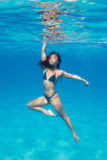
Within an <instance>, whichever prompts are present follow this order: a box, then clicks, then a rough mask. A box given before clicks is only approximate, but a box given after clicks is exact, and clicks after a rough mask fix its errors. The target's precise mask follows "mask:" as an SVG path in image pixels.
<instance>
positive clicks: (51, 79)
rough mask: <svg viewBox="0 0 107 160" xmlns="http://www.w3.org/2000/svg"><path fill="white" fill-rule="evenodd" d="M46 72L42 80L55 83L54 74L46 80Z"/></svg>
mask: <svg viewBox="0 0 107 160" xmlns="http://www.w3.org/2000/svg"><path fill="white" fill-rule="evenodd" d="M46 73H47V71H46V72H45V73H44V74H43V80H48V81H50V82H53V83H55V82H56V76H55V75H56V73H55V74H54V75H52V76H51V77H50V78H49V79H47V75H46Z"/></svg>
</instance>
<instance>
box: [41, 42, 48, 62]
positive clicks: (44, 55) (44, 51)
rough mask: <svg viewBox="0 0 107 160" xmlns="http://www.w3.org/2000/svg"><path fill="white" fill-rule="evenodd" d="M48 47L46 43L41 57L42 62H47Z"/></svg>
mask: <svg viewBox="0 0 107 160" xmlns="http://www.w3.org/2000/svg"><path fill="white" fill-rule="evenodd" d="M46 46H47V43H46V42H44V43H43V47H42V55H41V60H42V61H45V60H46Z"/></svg>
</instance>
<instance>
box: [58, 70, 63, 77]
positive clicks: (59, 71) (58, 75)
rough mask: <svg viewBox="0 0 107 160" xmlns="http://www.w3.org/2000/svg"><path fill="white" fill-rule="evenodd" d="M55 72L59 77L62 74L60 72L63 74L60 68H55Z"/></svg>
mask: <svg viewBox="0 0 107 160" xmlns="http://www.w3.org/2000/svg"><path fill="white" fill-rule="evenodd" d="M57 74H58V76H59V77H60V76H62V74H63V70H61V69H57Z"/></svg>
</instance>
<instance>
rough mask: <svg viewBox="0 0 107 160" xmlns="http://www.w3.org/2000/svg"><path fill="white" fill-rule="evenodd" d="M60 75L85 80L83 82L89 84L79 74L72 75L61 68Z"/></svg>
mask: <svg viewBox="0 0 107 160" xmlns="http://www.w3.org/2000/svg"><path fill="white" fill-rule="evenodd" d="M61 76H63V77H67V78H73V79H77V80H80V81H83V82H85V84H86V85H87V86H88V85H89V82H88V81H86V80H85V79H83V78H81V77H80V76H78V75H73V74H69V73H67V72H65V71H63V70H62V71H61Z"/></svg>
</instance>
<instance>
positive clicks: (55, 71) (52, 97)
mask: <svg viewBox="0 0 107 160" xmlns="http://www.w3.org/2000/svg"><path fill="white" fill-rule="evenodd" d="M46 46H47V43H46V42H44V44H43V48H42V55H41V61H40V62H39V64H40V65H41V66H42V68H43V84H44V89H45V93H44V96H42V97H39V98H36V99H34V100H32V101H31V102H29V103H28V104H27V106H28V107H29V108H30V109H34V110H36V111H39V112H42V113H44V114H46V115H48V116H57V115H56V114H54V113H53V112H52V110H50V109H49V110H46V109H44V108H43V106H45V105H48V104H51V105H52V106H53V107H54V109H55V110H56V112H57V113H58V115H59V116H60V117H61V118H62V119H63V120H64V121H65V122H66V124H67V126H68V127H69V128H70V130H71V131H72V134H73V137H74V138H75V140H76V142H77V143H78V142H79V138H78V136H77V135H76V133H75V130H74V128H73V125H72V122H71V120H70V118H69V117H68V116H67V114H66V113H65V111H64V108H63V105H62V103H61V100H60V96H59V94H58V93H57V92H55V90H54V89H55V86H56V82H57V80H58V79H59V78H60V77H67V78H73V79H77V80H80V81H83V82H85V84H86V85H87V86H88V85H89V82H87V81H86V80H85V79H83V78H81V77H79V76H77V75H73V74H69V73H67V72H65V71H63V70H60V69H59V66H60V63H61V58H60V55H59V54H58V53H56V52H51V53H50V55H48V56H46Z"/></svg>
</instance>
